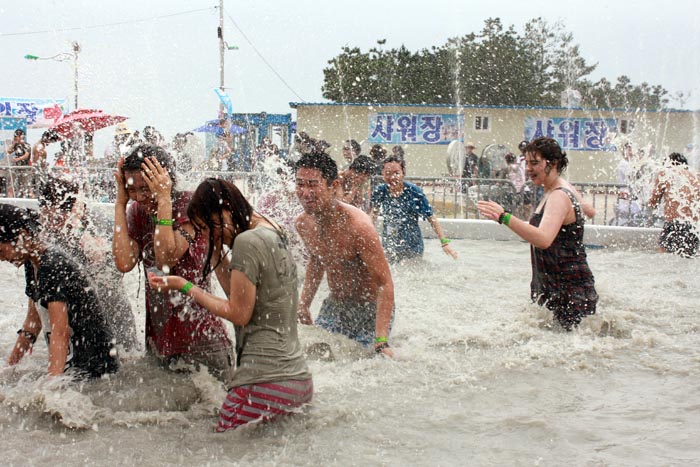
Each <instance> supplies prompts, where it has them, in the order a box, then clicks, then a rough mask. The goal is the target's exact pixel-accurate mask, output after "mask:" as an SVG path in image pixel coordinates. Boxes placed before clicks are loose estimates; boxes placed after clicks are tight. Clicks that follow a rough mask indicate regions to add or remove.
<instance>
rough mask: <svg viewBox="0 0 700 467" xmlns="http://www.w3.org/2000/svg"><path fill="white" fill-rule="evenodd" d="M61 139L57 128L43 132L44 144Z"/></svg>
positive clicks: (42, 139)
mask: <svg viewBox="0 0 700 467" xmlns="http://www.w3.org/2000/svg"><path fill="white" fill-rule="evenodd" d="M60 139H61V138H60V136H58V133H56V130H50V129H49V130H46V131H45V132H43V133H42V134H41V142H42V143H44V144H49V143H55V142H57V141H59V140H60Z"/></svg>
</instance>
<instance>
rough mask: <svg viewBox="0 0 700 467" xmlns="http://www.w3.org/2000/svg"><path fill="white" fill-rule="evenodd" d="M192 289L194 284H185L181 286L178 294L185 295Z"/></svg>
mask: <svg viewBox="0 0 700 467" xmlns="http://www.w3.org/2000/svg"><path fill="white" fill-rule="evenodd" d="M192 287H194V284H193V283H192V282H187V283H186V284H185V285H183V286H182V288H181V289H180V292H182V293H183V294H185V295H187V293H188V292H189V291H190V289H191V288H192Z"/></svg>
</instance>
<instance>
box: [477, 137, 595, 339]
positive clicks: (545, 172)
mask: <svg viewBox="0 0 700 467" xmlns="http://www.w3.org/2000/svg"><path fill="white" fill-rule="evenodd" d="M525 156H526V157H527V168H528V169H527V172H528V176H529V177H530V179H531V180H532V182H533V183H534V184H535V185H536V186H541V187H543V188H544V196H543V198H542V201H541V202H540V204H539V206H538V207H537V209H536V211H535V213H534V214H533V215H532V218H531V219H530V222H529V223H528V222H526V221H524V220H520V219H518V218H517V217H515V216H513V215H512V214H511V213H509V212H508V211H506V210H505V209H503V207H502V206H501V205H499V204H498V203H496V202H494V201H479V202H478V204H477V207H478V209H479V212H480V213H481V215H483V216H484V217H486V218H488V219H491V220H493V221H496V222H498V223H499V224H503V225H505V226H507V227H508V228H509V229H510V230H512V231H513V232H514V233H515V234H517V235H519V236H520V237H521V238H522V239H523V240H525V241H527V242H529V243H530V244H531V247H530V251H531V263H532V282H531V283H530V294H531V298H532V300H533V301H534V302H536V303H538V304H539V305H545V306H546V307H547V308H548V309H550V310H551V311H552V313H553V314H554V318H555V319H556V320H557V321H558V322H559V323H560V324H561V326H562V327H563V328H564V329H566V330H567V331H570V330H571V329H572V328H574V327H576V326H578V324H579V323H580V322H581V320H582V319H583V318H584V317H585V316H588V315H592V314H594V313H595V311H596V305H597V303H598V294H597V293H596V290H595V280H594V278H593V273H592V272H591V269H590V268H589V267H588V260H587V256H586V248H585V246H584V245H583V228H584V227H583V226H584V218H583V213H582V208H581V202H582V200H581V197H580V194H579V193H578V192H577V191H576V190H575V189H574V188H573V187H572V186H571V185H570V184H569V182H567V181H566V180H564V178H563V177H562V176H561V174H562V172H564V171H565V170H566V167H567V165H568V162H569V160H568V158H567V157H566V153H565V152H563V151H562V150H561V147H560V146H559V143H557V141H556V140H554V139H552V138H546V137H542V138H537V139H535V140H533V141H532V142H531V143H529V144H528V145H527V147H526V148H525Z"/></svg>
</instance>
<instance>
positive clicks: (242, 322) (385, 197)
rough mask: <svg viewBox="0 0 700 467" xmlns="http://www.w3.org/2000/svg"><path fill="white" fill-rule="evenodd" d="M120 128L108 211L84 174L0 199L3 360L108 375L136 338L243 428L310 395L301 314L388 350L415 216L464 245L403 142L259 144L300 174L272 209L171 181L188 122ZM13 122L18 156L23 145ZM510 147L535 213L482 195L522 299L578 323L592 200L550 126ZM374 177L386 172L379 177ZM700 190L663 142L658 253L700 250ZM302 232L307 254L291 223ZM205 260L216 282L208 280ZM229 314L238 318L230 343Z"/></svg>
mask: <svg viewBox="0 0 700 467" xmlns="http://www.w3.org/2000/svg"><path fill="white" fill-rule="evenodd" d="M116 133H117V134H116V135H115V138H114V142H113V144H112V145H111V146H110V148H108V151H109V157H110V158H111V160H113V161H114V166H115V172H114V187H115V191H116V193H115V199H114V218H113V220H111V219H104V218H101V217H100V216H98V215H96V214H95V213H92V212H91V211H90V210H89V208H88V206H87V204H86V203H85V202H84V198H83V197H82V196H81V187H80V185H79V184H77V183H74V182H71V181H66V180H61V179H57V178H53V177H44V178H42V180H41V182H40V185H39V188H38V190H37V192H36V195H37V199H38V201H39V206H40V209H39V211H38V212H36V211H32V210H29V209H25V208H20V207H15V206H12V205H9V204H0V260H3V261H7V262H10V263H12V264H14V265H15V266H16V267H18V268H19V267H23V268H24V272H25V293H26V295H27V298H28V306H27V315H26V318H25V320H24V323H23V324H22V326H21V327H20V329H19V331H18V336H17V340H16V343H15V346H14V348H13V349H12V351H11V354H10V356H9V358H8V359H7V363H8V364H9V365H11V366H13V365H17V364H18V363H19V362H20V361H21V360H22V359H23V358H24V357H26V356H27V354H28V353H29V352H30V351H31V349H32V347H33V345H34V344H35V342H36V340H38V338H39V337H40V336H42V335H43V337H44V340H45V341H46V342H47V345H48V360H49V362H48V374H49V375H52V376H57V375H63V374H65V375H70V376H71V377H75V378H87V379H90V378H96V377H101V376H103V375H105V374H108V373H114V372H116V371H118V370H119V361H120V352H123V351H130V350H139V349H142V348H145V353H146V358H147V359H149V360H150V361H152V363H153V365H157V366H159V367H163V368H166V369H169V370H173V371H182V370H183V369H185V370H192V369H194V370H196V369H201V368H205V369H206V370H208V371H209V372H210V373H211V374H212V375H213V376H214V377H216V378H218V379H219V380H220V381H222V383H223V384H225V386H226V389H227V395H226V398H225V400H224V402H223V403H222V406H221V409H220V412H219V418H218V423H217V430H218V431H226V430H229V429H235V428H237V427H239V426H241V425H243V424H246V423H249V422H251V421H255V420H270V419H274V418H276V417H278V416H280V415H283V414H288V413H294V412H296V411H298V410H299V409H300V408H301V407H303V406H305V405H307V404H309V403H310V401H311V399H312V396H313V379H312V375H311V373H310V371H309V367H308V366H307V364H306V361H305V355H304V351H303V347H302V345H301V343H300V338H299V333H298V328H297V323H301V324H303V325H315V326H318V327H320V328H322V329H324V330H326V331H328V332H330V333H335V334H341V335H344V336H346V337H347V338H348V339H351V340H353V341H355V342H356V343H357V344H358V345H360V346H363V347H365V348H367V349H370V350H372V351H374V352H376V353H377V354H382V355H384V356H386V357H388V358H391V357H392V356H393V355H394V353H393V352H394V349H393V347H392V346H391V345H390V336H391V329H392V325H393V321H394V316H395V314H396V313H397V310H396V307H395V299H394V282H393V278H392V264H393V265H399V266H403V265H408V264H410V263H412V262H415V261H420V258H422V256H423V254H424V252H425V251H424V239H423V235H422V234H421V229H420V225H419V221H420V220H421V219H423V220H426V221H427V222H428V223H429V224H430V226H431V227H432V229H433V231H434V233H435V235H436V237H437V241H439V242H440V247H441V250H442V251H443V253H444V254H446V255H448V256H449V257H451V258H453V259H455V260H456V259H457V258H458V252H457V251H456V250H455V249H454V248H453V246H452V245H451V241H450V238H448V236H447V235H446V234H445V231H444V230H443V228H442V226H441V225H440V222H439V221H438V219H437V217H436V216H435V214H434V212H433V209H432V206H431V205H430V203H429V200H428V198H427V197H426V195H425V193H424V192H423V190H422V189H421V188H420V187H418V186H417V185H415V184H413V183H410V182H408V181H406V180H405V176H406V173H407V160H406V155H405V153H404V150H403V148H402V147H401V146H396V147H394V148H392V150H391V153H389V151H387V150H385V149H384V148H383V147H381V146H379V145H375V146H373V147H372V148H371V151H370V156H365V155H363V154H361V152H362V148H361V145H360V144H359V143H358V142H357V141H356V140H352V139H349V140H346V141H344V142H343V147H342V156H343V161H342V163H341V165H340V167H339V164H338V163H337V162H336V161H335V160H334V159H333V158H332V157H331V156H330V155H329V154H328V152H327V150H328V148H329V147H330V144H329V143H327V142H326V141H323V140H315V139H313V138H311V137H309V136H308V134H306V133H304V132H301V133H299V134H298V135H296V137H295V145H294V147H293V149H292V151H291V153H290V155H289V157H287V158H286V159H284V160H283V159H282V158H281V157H280V155H279V152H278V150H276V148H275V147H274V145H272V144H271V142H270V141H269V140H267V141H263V144H261V146H260V147H258V150H257V152H259V154H260V156H259V158H258V163H260V164H265V163H266V161H267V160H276V161H278V162H279V164H278V165H277V166H276V167H277V169H276V170H277V173H278V174H279V175H280V179H279V180H280V183H286V181H287V180H289V179H291V180H293V185H294V191H293V192H291V191H289V190H287V189H286V188H282V189H281V190H279V191H277V193H284V197H285V198H288V199H289V200H291V199H292V198H293V199H294V201H295V202H296V203H298V206H300V209H299V210H298V211H294V215H293V216H291V219H286V218H285V216H284V215H283V214H280V216H279V217H277V212H275V215H274V216H272V215H270V212H273V211H272V210H271V209H269V206H268V208H267V209H266V207H265V203H263V202H261V203H260V205H259V206H253V205H252V204H251V202H250V201H249V200H248V199H246V197H245V196H244V195H243V194H242V192H241V190H240V189H239V187H237V186H236V185H235V184H234V183H231V182H230V181H226V180H223V179H219V178H206V179H205V180H203V181H202V182H201V183H200V184H199V185H198V186H197V188H196V189H195V190H194V191H187V190H182V189H180V187H179V186H178V175H177V171H176V165H177V161H176V158H175V157H174V155H175V154H178V150H179V149H180V148H182V146H183V145H185V144H186V142H187V135H184V134H183V135H179V137H178V138H176V140H177V141H176V143H177V144H175V143H174V144H173V145H172V147H170V148H167V147H166V145H165V144H163V139H162V137H160V136H159V133H158V132H157V131H155V129H153V128H152V127H147V128H145V129H144V132H143V139H140V137H139V135H135V134H134V133H133V132H130V131H128V128H127V127H126V126H124V125H122V126H118V127H117V131H116ZM21 136H23V135H22V134H19V133H18V134H17V135H16V138H18V139H17V141H18V142H17V143H16V144H15V146H16V147H15V148H14V152H13V154H14V157H15V158H21V157H26V158H28V157H29V156H28V155H27V154H29V153H30V148H29V147H28V145H23V144H21V143H20V142H19V140H20V139H21V138H20V137H21ZM49 136H50V135H49ZM47 142H48V140H47ZM470 149H471V150H473V149H475V146H474V145H473V144H471V143H468V144H467V157H468V158H470V157H471V153H470V152H469V150H470ZM520 150H521V155H522V157H523V160H524V167H525V170H524V173H523V171H522V170H521V167H522V164H521V162H520V161H519V160H518V158H516V157H515V156H514V155H513V154H507V155H506V161H505V162H506V169H505V170H506V173H505V175H506V177H507V178H508V179H509V180H510V181H511V182H512V183H513V185H515V186H516V187H519V189H524V187H525V178H526V177H527V179H528V180H529V181H530V182H531V185H532V189H533V190H534V189H541V190H542V196H541V197H539V202H538V204H537V206H536V207H534V208H533V212H532V214H531V215H528V216H527V217H526V218H523V219H520V218H519V217H517V216H516V214H514V213H511V212H509V211H508V209H507V206H506V207H504V206H503V205H502V204H500V203H498V202H496V201H494V200H482V201H479V203H478V209H479V212H480V213H481V215H482V216H483V217H485V218H487V219H490V220H493V221H496V222H498V223H499V224H502V225H504V226H506V227H507V228H509V229H510V230H512V231H513V232H514V233H515V234H517V235H518V236H520V237H521V238H522V239H523V240H525V241H526V242H528V243H529V244H530V245H531V258H532V259H531V266H532V280H531V299H532V301H534V302H535V303H538V304H540V305H543V306H546V307H547V308H548V309H550V310H551V311H552V314H553V316H554V319H555V320H556V321H557V322H558V323H559V324H560V325H561V327H562V328H563V329H564V330H566V331H571V330H573V329H575V328H576V327H577V326H578V325H579V324H580V322H581V321H582V319H584V318H585V317H586V316H589V315H592V314H594V313H595V312H596V306H597V303H598V294H597V292H596V288H595V280H594V276H593V273H592V271H591V269H590V267H589V265H588V261H587V256H586V248H585V246H584V243H583V233H584V216H588V217H592V216H593V215H594V214H595V209H594V207H593V206H592V205H591V204H590V203H587V202H585V201H584V200H583V198H582V196H581V194H580V193H579V192H578V191H577V190H576V189H575V188H574V187H573V186H572V185H571V184H570V183H569V182H568V181H566V180H565V178H564V177H563V174H564V172H565V170H566V168H567V166H568V157H567V155H566V153H565V152H564V151H563V150H562V148H561V147H560V145H559V143H558V142H557V141H556V140H554V139H551V138H546V137H542V138H537V139H535V140H533V141H523V142H522V143H521V145H520ZM465 167H467V165H465ZM469 170H470V174H471V175H470V176H473V177H480V176H481V175H483V174H479V173H478V172H479V163H478V158H477V159H476V165H475V166H472V167H471V168H470V169H469ZM373 176H381V179H382V181H383V183H378V184H376V186H374V187H373V188H372V184H371V183H370V180H371V178H372V177H373ZM266 190H267V189H266ZM267 191H268V192H275V191H274V190H267ZM698 193H700V179H699V178H698V177H697V175H695V174H694V173H693V172H692V171H691V170H688V169H687V162H686V161H685V158H684V157H683V156H682V155H680V154H676V153H674V154H671V155H670V156H669V157H668V164H667V165H666V166H665V169H664V170H663V171H661V172H660V173H658V175H657V177H656V179H655V183H654V187H653V193H652V195H651V199H650V203H652V204H655V205H656V204H659V203H660V202H661V200H663V201H664V206H665V212H666V221H667V224H666V225H665V226H664V229H663V233H662V235H661V240H660V245H661V247H662V248H663V249H664V251H672V252H677V253H679V254H682V255H685V256H693V255H695V254H696V253H697V249H698V238H697V232H696V231H695V228H696V226H697V223H698V220H699V219H698V217H697V216H698V210H699V209H698V197H699V195H698ZM280 196H281V195H280ZM261 199H262V198H261ZM288 209H289V210H290V212H292V211H291V210H293V209H294V208H293V207H291V205H290V207H289V208H288ZM380 218H381V222H380V221H379V219H380ZM528 218H529V219H528ZM290 224H293V225H290ZM378 224H379V225H378ZM296 235H298V237H299V238H300V240H301V245H302V246H303V250H304V251H303V255H302V256H301V257H299V256H298V255H295V252H294V251H293V249H294V248H295V247H294V245H295V244H294V240H293V238H290V237H292V236H296ZM110 247H111V249H110ZM300 264H304V266H305V275H304V278H303V287H302V289H301V293H299V292H298V285H297V284H298V280H299V278H298V275H297V267H298V266H299V265H300ZM136 267H138V268H139V271H140V270H141V268H142V267H143V281H144V286H145V294H144V302H145V310H146V314H145V339H144V340H143V342H141V341H140V340H139V339H138V338H137V337H136V328H137V326H136V323H135V322H134V314H133V312H132V309H131V304H130V303H129V300H128V297H127V295H126V293H125V291H124V290H123V287H122V285H121V278H122V274H123V273H126V272H129V271H132V270H133V269H134V268H136ZM394 267H397V266H394ZM212 273H213V274H212ZM212 275H213V276H215V277H216V280H217V281H218V284H219V285H220V287H221V289H222V290H223V293H224V296H223V297H222V296H217V295H215V294H214V292H213V288H212ZM324 277H325V279H326V283H327V290H328V295H327V296H326V297H324V299H323V302H322V304H321V307H320V311H319V312H318V314H317V316H316V317H315V319H314V317H313V316H312V313H311V305H312V303H313V301H314V299H315V297H316V295H317V293H318V291H319V288H320V285H321V283H322V281H323V279H324ZM222 320H227V321H229V322H230V323H232V324H233V328H234V329H235V339H234V340H233V341H232V339H231V337H230V336H229V335H228V334H227V331H226V328H225V326H224V323H223V322H222Z"/></svg>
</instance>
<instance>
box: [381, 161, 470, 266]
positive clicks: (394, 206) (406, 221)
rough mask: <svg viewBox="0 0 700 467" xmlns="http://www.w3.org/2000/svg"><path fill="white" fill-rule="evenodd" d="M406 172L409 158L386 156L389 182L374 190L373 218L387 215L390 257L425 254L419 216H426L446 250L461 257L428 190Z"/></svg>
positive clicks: (384, 232)
mask: <svg viewBox="0 0 700 467" xmlns="http://www.w3.org/2000/svg"><path fill="white" fill-rule="evenodd" d="M405 176H406V161H404V160H403V159H399V158H397V157H393V156H390V157H388V158H386V159H384V163H383V166H382V177H383V178H384V182H385V183H384V184H381V185H379V186H378V187H376V188H375V189H374V192H373V193H372V201H371V205H372V218H373V219H376V218H377V216H379V215H381V216H383V217H384V222H383V227H382V245H383V246H384V252H385V254H386V256H387V258H388V259H389V261H390V262H396V261H400V260H404V259H408V258H415V257H421V256H423V249H424V246H423V234H422V233H421V230H420V226H419V225H418V219H419V217H422V218H423V219H425V220H427V221H428V222H429V223H430V225H431V227H432V228H433V230H434V231H435V234H436V235H437V237H438V238H439V239H440V244H441V245H442V251H443V252H444V253H445V254H447V255H449V256H451V257H452V258H454V259H457V252H456V251H454V250H453V249H452V247H451V246H450V240H449V239H448V238H446V237H445V234H444V233H443V232H442V227H441V226H440V223H439V222H438V220H437V217H435V216H434V215H433V208H432V207H431V206H430V203H429V202H428V198H427V197H426V196H425V193H423V190H421V189H420V188H419V187H418V186H416V185H414V184H413V183H409V182H406V181H404V177H405Z"/></svg>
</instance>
